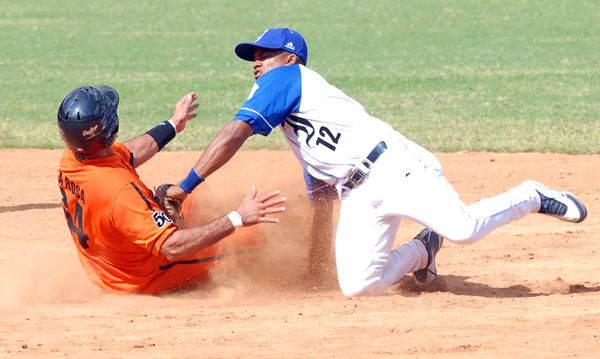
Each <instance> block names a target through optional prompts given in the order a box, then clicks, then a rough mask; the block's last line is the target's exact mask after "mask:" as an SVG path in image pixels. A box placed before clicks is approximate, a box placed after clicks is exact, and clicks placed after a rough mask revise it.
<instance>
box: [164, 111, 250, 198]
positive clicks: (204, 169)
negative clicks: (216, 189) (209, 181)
mask: <svg viewBox="0 0 600 359" xmlns="http://www.w3.org/2000/svg"><path fill="white" fill-rule="evenodd" d="M252 134H254V129H253V128H252V126H251V125H249V124H248V123H246V122H244V121H231V122H229V123H228V124H227V125H225V126H224V127H223V128H222V129H221V130H220V131H219V133H217V135H216V136H215V138H213V140H212V141H210V143H209V144H208V147H206V150H204V152H203V153H202V156H200V159H199V160H198V162H196V165H195V166H194V168H193V170H194V171H195V172H196V174H197V175H198V176H200V177H201V178H202V179H206V177H208V176H209V175H210V174H212V173H213V172H215V171H216V170H218V169H219V168H221V167H222V166H223V165H224V164H226V163H227V162H228V161H229V160H230V159H231V157H233V155H235V153H236V152H237V151H238V150H239V149H240V147H242V145H243V144H244V143H245V142H246V140H247V139H248V137H250V136H252ZM184 182H185V181H184ZM180 186H181V185H180ZM180 186H171V187H169V189H168V191H167V195H168V196H169V197H171V198H185V197H186V196H187V193H186V191H184V190H183V189H182V188H181V187H180ZM189 192H191V191H189Z"/></svg>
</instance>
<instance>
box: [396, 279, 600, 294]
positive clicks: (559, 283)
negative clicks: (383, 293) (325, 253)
mask: <svg viewBox="0 0 600 359" xmlns="http://www.w3.org/2000/svg"><path fill="white" fill-rule="evenodd" d="M470 278H471V277H467V276H457V275H451V274H450V275H445V276H440V277H438V278H437V280H436V281H435V282H434V283H433V284H432V285H431V286H429V287H425V288H421V287H418V286H416V285H415V284H414V283H413V280H412V277H410V276H409V277H405V278H403V279H402V280H401V281H400V283H399V284H398V285H397V287H396V292H397V293H398V294H401V295H409V296H410V295H420V294H421V293H424V292H425V293H427V292H447V293H452V294H455V295H468V296H478V297H485V298H520V297H539V296H547V295H552V294H576V293H590V292H600V286H599V285H597V283H595V284H594V285H591V284H589V283H588V286H586V285H584V284H569V283H566V282H564V281H563V280H562V279H561V278H557V279H555V280H553V281H548V282H534V283H527V286H525V285H522V284H517V285H512V286H509V287H493V286H490V285H487V284H485V283H477V282H471V281H469V279H470Z"/></svg>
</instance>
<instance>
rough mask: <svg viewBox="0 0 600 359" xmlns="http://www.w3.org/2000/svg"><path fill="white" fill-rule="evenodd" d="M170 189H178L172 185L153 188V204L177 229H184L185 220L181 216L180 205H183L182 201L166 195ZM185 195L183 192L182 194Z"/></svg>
mask: <svg viewBox="0 0 600 359" xmlns="http://www.w3.org/2000/svg"><path fill="white" fill-rule="evenodd" d="M172 187H178V188H180V187H179V186H175V185H172V184H161V185H160V186H158V188H155V193H154V202H156V204H158V206H159V207H160V209H162V210H163V212H165V213H166V214H167V215H168V216H169V218H171V219H172V220H173V222H174V223H175V225H177V228H179V229H184V228H185V219H184V218H183V214H181V205H182V204H183V200H182V199H178V198H172V197H169V196H168V195H167V190H168V189H169V188H172ZM184 193H185V192H184Z"/></svg>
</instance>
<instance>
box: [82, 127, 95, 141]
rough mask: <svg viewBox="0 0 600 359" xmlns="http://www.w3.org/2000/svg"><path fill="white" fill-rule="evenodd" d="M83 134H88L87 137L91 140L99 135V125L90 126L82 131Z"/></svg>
mask: <svg viewBox="0 0 600 359" xmlns="http://www.w3.org/2000/svg"><path fill="white" fill-rule="evenodd" d="M81 134H82V135H83V136H87V137H86V139H87V140H90V139H92V138H94V137H96V136H98V125H96V126H94V127H90V129H89V130H83V132H82V133H81Z"/></svg>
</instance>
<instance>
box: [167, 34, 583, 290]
mask: <svg viewBox="0 0 600 359" xmlns="http://www.w3.org/2000/svg"><path fill="white" fill-rule="evenodd" d="M235 52H236V54H237V55H238V56H239V57H240V58H242V59H244V60H248V61H253V68H254V77H255V80H256V83H255V84H254V86H253V87H252V90H251V91H250V95H249V97H248V99H247V101H246V102H245V103H244V104H243V105H242V107H241V108H240V110H239V111H238V113H237V114H236V115H235V117H234V118H233V121H231V122H230V123H229V124H227V125H226V126H224V127H223V129H221V131H220V132H219V133H218V134H217V136H216V137H215V138H214V139H213V140H212V141H211V143H210V144H209V145H208V147H207V149H206V150H205V152H204V153H203V155H202V156H201V158H200V159H199V160H198V162H197V163H196V165H195V166H194V168H193V169H192V170H191V171H190V175H189V176H188V178H187V179H186V181H187V182H186V183H188V184H189V183H190V182H193V181H195V183H196V185H197V184H199V183H201V182H202V181H204V178H206V177H207V176H209V175H210V174H211V173H212V172H214V171H215V170H217V169H218V168H220V167H221V166H222V165H223V164H225V163H226V162H227V161H228V160H229V159H230V158H231V157H232V156H233V155H234V154H235V153H236V151H237V150H238V149H239V148H240V147H241V146H242V144H243V143H244V142H245V141H246V139H247V138H248V137H249V136H251V135H253V134H260V135H264V136H268V135H269V134H270V133H271V131H273V129H275V127H277V126H279V128H280V129H281V131H282V132H283V134H284V135H285V138H286V139H287V141H288V143H289V145H290V147H291V148H292V150H293V151H294V154H295V155H296V157H297V159H298V160H299V161H300V163H301V164H302V166H303V167H304V169H305V170H306V172H308V173H309V174H310V176H312V177H314V178H315V179H318V180H321V181H323V182H325V183H327V184H329V185H331V186H334V187H335V188H336V190H337V193H338V195H339V197H340V199H341V212H340V219H339V223H338V229H337V235H336V240H335V255H336V263H337V272H338V280H339V284H340V288H341V289H342V292H343V294H344V295H346V296H356V295H380V294H382V293H383V292H384V291H385V290H386V289H387V288H388V287H390V286H391V285H392V284H394V283H396V282H397V281H398V280H400V279H401V278H402V277H404V276H405V275H406V274H407V273H409V272H415V273H414V277H415V282H416V283H417V284H421V285H427V284H430V283H431V282H432V281H433V279H435V277H436V276H437V268H436V264H435V256H436V254H437V252H438V251H439V249H440V248H441V245H442V237H443V238H446V239H448V240H449V241H451V242H454V243H459V244H471V243H475V242H477V241H478V240H480V239H482V238H483V237H484V236H485V235H487V234H488V233H490V232H491V231H492V230H494V229H495V228H498V227H499V226H502V225H505V224H507V223H510V222H512V221H514V220H517V219H520V218H522V217H523V216H525V215H526V214H529V213H544V214H547V215H551V216H555V217H557V218H559V219H561V220H565V221H569V222H581V221H583V220H584V219H585V217H586V215H587V210H586V208H585V206H584V205H583V203H582V202H581V201H580V200H579V199H577V198H576V197H575V196H573V195H572V194H570V193H567V192H560V191H556V190H552V189H549V188H547V187H545V186H543V185H542V184H540V183H537V182H533V181H527V182H524V183H523V184H521V185H519V186H517V187H515V188H512V189H510V190H508V191H507V192H505V193H502V194H500V195H498V196H496V197H493V198H488V199H483V200H481V201H479V202H477V203H475V204H472V205H470V206H466V205H465V204H464V203H463V202H462V201H461V200H460V199H459V196H458V194H457V193H456V192H455V191H454V189H453V188H452V187H451V185H450V184H449V183H448V181H447V180H446V179H445V178H444V176H443V175H442V167H441V165H440V163H439V161H438V160H437V159H436V158H435V157H434V156H433V155H432V154H431V153H430V152H428V151H427V150H425V149H424V148H423V147H421V146H419V145H418V144H416V143H414V142H413V141H410V140H408V139H406V138H405V137H404V136H403V135H402V134H400V133H398V132H397V131H395V130H394V129H393V128H392V127H391V126H389V125H388V124H386V123H385V122H383V121H381V120H379V119H377V118H374V117H372V116H370V115H369V114H368V113H367V111H366V110H365V109H364V108H363V106H361V104H359V103H358V102H357V101H355V100H353V99H352V98H350V97H348V96H346V95H345V94H344V93H343V92H342V91H340V90H339V89H337V88H336V87H334V86H332V85H331V84H329V83H328V82H327V81H326V80H325V79H324V78H323V77H321V76H320V75H319V74H318V73H316V72H315V71H313V70H311V69H309V68H307V67H306V66H305V64H306V61H307V58H308V49H307V46H306V43H305V41H304V39H303V37H302V36H301V35H300V34H299V33H298V32H295V31H293V30H290V29H287V28H275V29H269V30H266V31H265V32H264V33H263V34H262V35H260V36H259V37H258V39H257V40H256V41H255V42H251V43H241V44H239V45H237V47H236V48H235ZM257 156H260V153H258V152H257ZM173 188H174V190H173V191H170V192H169V195H171V196H182V195H183V196H185V194H183V191H182V190H180V189H179V188H178V187H177V186H174V187H173ZM188 188H189V187H188ZM192 189H193V188H192ZM402 218H409V219H411V220H414V221H416V222H419V223H421V224H423V225H424V226H426V227H427V228H429V229H426V230H424V231H423V232H421V234H420V235H419V236H417V238H415V239H414V240H412V241H410V242H408V243H406V244H404V245H402V246H400V247H399V248H396V249H394V250H392V246H393V243H394V239H395V236H396V232H397V231H398V228H399V226H400V222H401V220H402Z"/></svg>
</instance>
